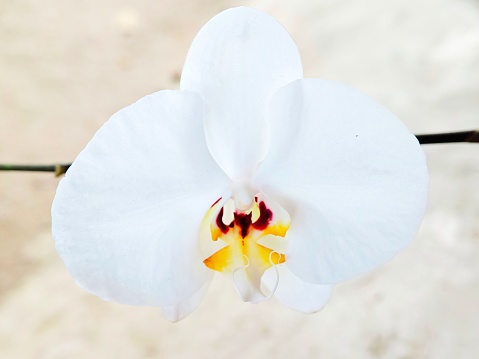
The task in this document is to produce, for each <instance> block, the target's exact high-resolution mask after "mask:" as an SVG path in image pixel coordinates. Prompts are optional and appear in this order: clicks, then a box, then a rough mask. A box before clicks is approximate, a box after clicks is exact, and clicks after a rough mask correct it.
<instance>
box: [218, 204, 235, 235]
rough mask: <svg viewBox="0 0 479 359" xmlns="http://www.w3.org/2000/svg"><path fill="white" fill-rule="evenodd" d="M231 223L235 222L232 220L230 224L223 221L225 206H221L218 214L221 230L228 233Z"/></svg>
mask: <svg viewBox="0 0 479 359" xmlns="http://www.w3.org/2000/svg"><path fill="white" fill-rule="evenodd" d="M231 224H233V222H231V223H230V224H229V226H228V225H226V224H224V223H223V207H221V209H220V211H219V213H218V216H217V217H216V225H217V226H218V228H219V229H220V230H221V232H223V233H224V234H226V233H228V231H229V230H230V227H231Z"/></svg>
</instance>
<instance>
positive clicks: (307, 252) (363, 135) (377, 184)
mask: <svg viewBox="0 0 479 359" xmlns="http://www.w3.org/2000/svg"><path fill="white" fill-rule="evenodd" d="M270 118H271V121H272V125H271V128H272V133H271V139H272V140H271V141H272V142H271V147H270V151H269V152H268V154H267V157H266V159H265V161H264V163H263V164H262V166H261V168H260V169H259V171H258V174H257V177H256V183H257V184H258V186H259V188H260V189H261V191H262V192H264V193H265V194H267V195H269V196H271V197H273V198H274V199H275V200H276V201H278V203H279V204H280V205H282V206H283V207H284V208H285V209H286V210H287V211H288V212H289V214H290V216H291V227H290V230H289V232H288V235H287V238H289V241H290V244H289V248H288V252H287V253H286V258H287V265H288V267H289V268H290V269H291V271H292V272H293V273H294V274H295V275H297V276H298V277H299V278H301V279H303V280H305V281H308V282H310V283H317V284H330V283H336V282H339V281H342V280H346V279H349V278H352V277H355V276H357V275H359V274H361V273H364V272H366V271H369V270H371V269H372V268H374V267H376V266H378V265H380V264H382V263H384V262H386V261H388V260H390V259H391V258H393V257H394V256H395V255H396V254H397V253H398V252H399V251H400V250H401V249H403V248H404V247H405V246H406V245H407V244H408V243H409V242H410V240H411V239H412V238H413V237H414V235H415V234H416V232H417V230H418V228H419V225H420V222H421V218H422V215H423V212H424V209H425V205H426V199H427V187H428V175H427V168H426V163H425V158H424V153H423V152H422V150H421V148H420V146H419V144H418V142H417V140H416V138H415V137H414V135H412V134H411V133H410V132H409V131H408V130H407V128H406V127H405V126H404V125H403V124H402V123H401V122H400V121H399V120H398V119H397V118H396V117H395V116H394V115H393V114H392V113H391V112H389V111H388V110H386V109H385V108H384V107H382V106H381V105H379V104H377V103H376V102H375V101H374V100H372V99H371V98H369V97H367V96H366V95H364V94H362V93H360V92H359V91H356V90H354V89H352V88H349V87H347V86H344V85H341V84H338V83H335V82H329V81H322V80H316V79H307V80H298V81H295V82H293V83H291V84H289V85H287V86H285V87H284V88H282V89H281V90H279V91H278V92H277V93H276V94H275V96H274V98H273V99H272V101H271V106H270Z"/></svg>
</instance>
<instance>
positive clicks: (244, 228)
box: [234, 212, 251, 238]
mask: <svg viewBox="0 0 479 359" xmlns="http://www.w3.org/2000/svg"><path fill="white" fill-rule="evenodd" d="M234 216H235V224H236V225H237V226H239V227H240V228H241V237H243V238H244V237H246V236H247V235H248V231H249V227H250V226H251V212H250V213H248V214H245V213H235V214H234Z"/></svg>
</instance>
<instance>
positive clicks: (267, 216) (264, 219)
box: [252, 201, 273, 231]
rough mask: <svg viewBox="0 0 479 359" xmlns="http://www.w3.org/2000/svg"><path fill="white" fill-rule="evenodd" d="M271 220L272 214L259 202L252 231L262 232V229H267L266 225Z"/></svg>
mask: <svg viewBox="0 0 479 359" xmlns="http://www.w3.org/2000/svg"><path fill="white" fill-rule="evenodd" d="M272 219H273V212H271V210H270V209H269V208H267V207H266V204H265V203H264V202H263V201H261V202H260V203H259V217H258V219H257V220H256V222H254V223H253V224H252V226H253V228H254V229H257V230H260V231H262V230H263V229H266V227H268V224H269V223H270V222H271V220H272Z"/></svg>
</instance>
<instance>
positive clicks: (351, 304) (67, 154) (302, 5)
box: [0, 0, 479, 359]
mask: <svg viewBox="0 0 479 359" xmlns="http://www.w3.org/2000/svg"><path fill="white" fill-rule="evenodd" d="M240 4H246V5H252V6H255V7H257V8H260V9H263V10H266V11H268V12H270V13H271V14H273V15H274V16H276V17H277V18H278V19H279V20H280V21H281V22H282V23H283V24H284V25H285V26H286V27H287V28H288V30H289V31H290V32H291V33H292V35H293V37H294V39H295V40H296V41H297V43H298V46H299V48H300V52H301V54H302V56H303V60H304V68H305V75H306V76H308V77H322V78H327V79H334V80H339V81H343V82H346V83H349V84H351V85H353V86H355V87H357V88H359V89H361V90H363V91H365V92H367V93H369V94H370V95H371V96H373V97H375V98H376V99H378V100H379V101H380V102H382V103H383V104H385V105H386V106H388V107H389V108H391V109H392V110H393V111H394V112H396V113H397V114H398V115H399V116H400V117H401V118H402V119H403V120H404V122H405V123H406V124H407V125H408V126H409V128H410V129H411V131H413V132H416V133H421V132H422V133H424V132H438V131H449V130H450V131H452V130H464V129H472V128H477V127H478V125H479V2H478V1H477V0H402V1H384V0H359V1H357V0H356V1H355V0H334V1H333V0H308V1H294V2H293V1H288V0H270V1H266V0H265V1H250V2H241V1H210V0H208V1H204V0H203V1H199V0H188V1H187V0H157V1H153V0H140V1H136V2H134V1H127V0H124V1H113V0H105V1H92V0H85V1H82V2H79V1H73V0H64V1H51V0H44V1H39V0H17V1H6V0H0V163H1V162H3V163H5V162H17V163H50V162H62V161H66V162H68V161H70V160H72V159H73V158H75V156H76V154H77V153H78V152H79V151H80V150H81V149H82V148H83V147H84V145H85V143H86V142H87V141H88V140H89V138H90V137H91V136H92V135H93V133H94V132H95V131H96V130H97V129H98V128H99V127H100V126H101V124H102V123H103V122H104V121H105V120H107V119H108V117H109V116H110V115H111V114H112V113H113V112H115V111H116V110H118V109H120V108H122V107H124V106H126V105H128V104H130V103H132V102H133V101H135V100H136V99H138V98H140V97H142V96H144V95H146V94H148V93H151V92H154V91H156V90H159V89H163V88H177V87H178V79H179V75H180V73H181V68H182V64H183V61H184V57H185V54H186V51H187V49H188V47H189V44H190V42H191V40H192V39H193V36H194V34H195V33H196V32H197V30H198V29H199V28H200V27H201V25H202V24H203V23H205V22H206V21H207V20H208V19H209V18H210V17H212V16H213V15H214V14H216V13H217V12H219V11H221V10H222V9H225V8H227V7H231V6H236V5H240ZM425 151H426V154H427V158H428V163H429V168H430V173H431V193H430V201H429V206H428V210H427V213H426V216H425V219H424V222H423V225H422V228H421V231H420V233H419V235H418V237H417V239H416V240H415V241H414V242H413V244H412V245H411V246H410V247H409V248H408V249H407V250H405V251H404V252H403V253H401V254H400V255H399V256H398V257H397V258H396V259H395V260H394V261H392V262H391V263H389V264H388V265H386V266H384V267H383V268H380V269H378V270H376V271H374V272H373V273H371V274H370V275H367V276H365V277H363V278H361V279H358V280H353V281H350V282H348V283H345V284H342V285H339V286H337V288H336V290H335V293H334V295H333V298H332V300H331V302H330V304H329V305H328V306H327V307H326V308H325V309H324V310H323V311H322V312H320V313H318V314H315V315H311V316H306V315H302V314H299V313H296V312H293V311H290V310H289V309H286V308H284V307H282V306H280V305H279V304H278V303H276V302H274V301H273V300H272V301H270V302H268V303H263V304H260V305H258V306H255V305H251V304H245V303H242V302H241V301H240V300H239V299H238V297H237V295H236V293H235V292H234V289H233V288H232V286H231V283H230V282H229V281H228V280H226V279H223V278H221V277H218V278H217V279H216V280H215V281H214V283H213V285H212V287H211V290H210V291H209V293H208V295H207V297H206V298H205V300H204V302H203V304H202V305H201V307H200V308H199V309H198V310H197V311H196V312H195V313H194V314H192V315H191V316H190V317H189V318H188V319H186V320H185V321H183V322H180V323H177V324H170V323H169V322H167V321H166V320H165V319H163V318H162V316H161V313H160V312H159V311H158V310H157V309H156V308H135V307H127V306H121V305H116V304H112V303H107V302H103V301H101V300H100V299H97V298H95V297H93V296H91V295H89V294H88V293H86V292H84V291H82V290H81V289H79V288H78V287H76V285H75V284H74V281H73V280H72V278H71V277H70V276H69V274H68V273H67V272H66V270H65V268H64V267H63V264H62V263H61V261H60V260H59V258H58V257H57V255H56V253H55V250H54V247H53V242H52V239H51V234H50V215H49V212H50V204H51V200H52V198H53V196H54V192H55V188H56V185H57V183H58V180H57V179H55V178H53V177H52V176H51V175H49V174H23V173H20V174H18V173H2V174H0V357H1V358H85V357H89V358H205V359H216V358H228V359H236V358H249V359H254V358H265V357H266V358H276V359H281V358H300V359H301V358H332V359H334V358H358V359H362V358H391V359H409V358H411V359H412V358H434V359H436V358H437V359H442V358H444V359H446V358H448V359H449V358H474V357H476V355H477V353H478V352H479V341H478V340H477V338H478V336H479V221H477V219H478V218H479V191H477V188H478V184H479V147H477V146H476V145H436V146H429V147H427V148H425Z"/></svg>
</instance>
